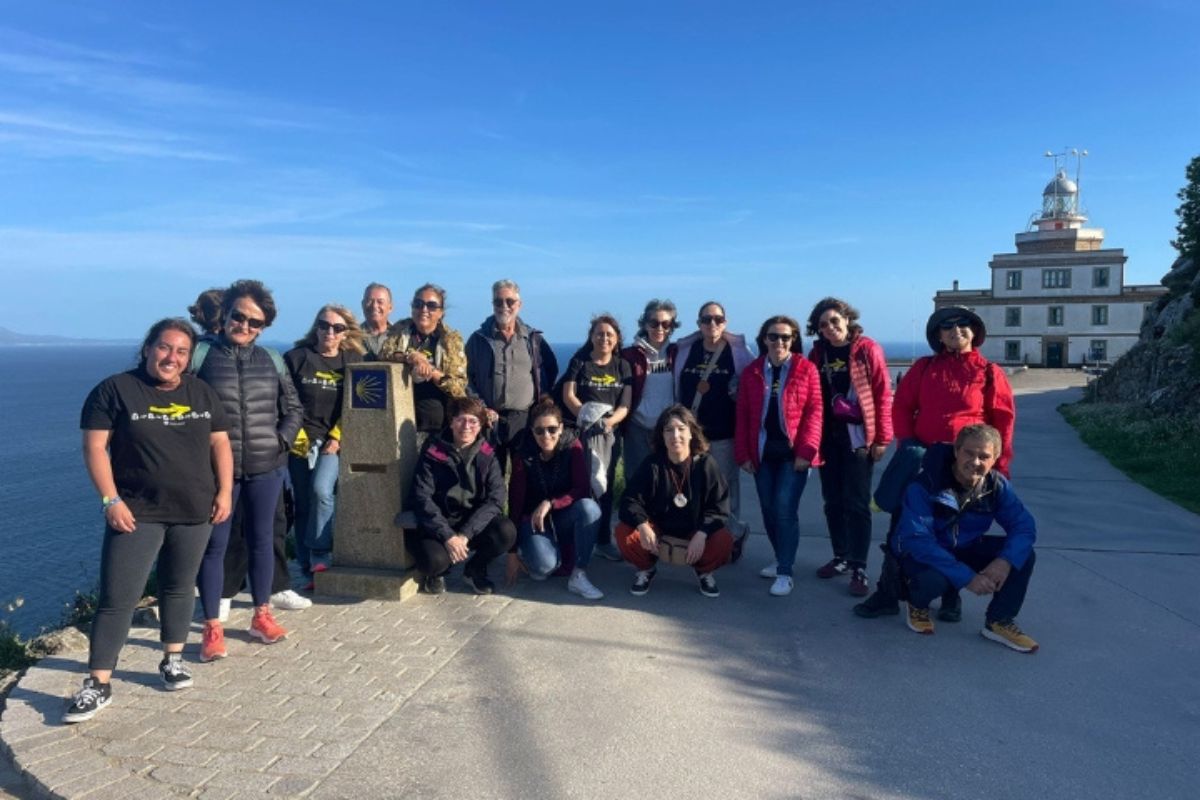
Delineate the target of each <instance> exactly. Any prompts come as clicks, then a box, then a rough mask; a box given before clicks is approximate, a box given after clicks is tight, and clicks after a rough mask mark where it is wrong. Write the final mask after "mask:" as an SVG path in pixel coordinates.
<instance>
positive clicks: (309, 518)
mask: <svg viewBox="0 0 1200 800" xmlns="http://www.w3.org/2000/svg"><path fill="white" fill-rule="evenodd" d="M288 473H289V474H290V475H291V477H292V491H293V492H295V496H296V522H295V531H296V560H297V561H298V562H300V566H301V567H302V568H303V569H304V571H305V572H311V571H312V560H313V558H314V557H316V558H324V559H327V558H328V557H329V551H330V550H332V549H333V512H334V507H335V506H334V492H335V490H336V489H337V479H338V455H337V453H328V454H326V453H322V454H321V455H319V456H317V465H316V467H314V468H312V469H309V467H308V459H307V458H297V457H296V456H288Z"/></svg>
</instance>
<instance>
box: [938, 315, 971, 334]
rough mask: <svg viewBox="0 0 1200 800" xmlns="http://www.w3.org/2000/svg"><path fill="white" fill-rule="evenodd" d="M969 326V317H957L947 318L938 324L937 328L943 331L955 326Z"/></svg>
mask: <svg viewBox="0 0 1200 800" xmlns="http://www.w3.org/2000/svg"><path fill="white" fill-rule="evenodd" d="M969 327H971V321H970V320H969V319H963V318H962V317H959V318H958V319H948V320H946V321H945V322H943V323H941V324H940V325H938V328H939V329H940V330H943V331H949V330H953V329H955V328H969Z"/></svg>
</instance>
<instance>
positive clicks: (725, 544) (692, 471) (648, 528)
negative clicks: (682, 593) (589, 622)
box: [616, 404, 733, 597]
mask: <svg viewBox="0 0 1200 800" xmlns="http://www.w3.org/2000/svg"><path fill="white" fill-rule="evenodd" d="M728 522H729V487H728V485H727V484H726V483H725V479H724V478H723V477H722V476H721V469H720V467H718V466H717V463H716V461H715V460H714V459H713V457H712V456H711V455H710V454H709V452H708V440H707V439H705V438H704V432H703V431H702V430H701V429H700V423H698V422H697V421H696V417H695V415H694V414H692V412H691V411H690V410H689V409H688V408H687V407H686V406H683V405H680V404H675V405H673V406H671V407H669V408H668V409H667V410H666V411H664V412H663V413H662V415H660V416H659V418H658V423H657V424H656V425H655V426H654V453H653V454H652V455H651V456H650V457H649V458H647V459H646V460H645V461H643V462H642V465H641V466H640V467H639V468H638V471H637V472H636V473H635V474H634V475H633V476H632V478H631V479H630V482H629V485H628V486H627V487H626V489H625V495H624V497H623V498H622V499H621V521H620V524H619V525H617V533H616V535H617V544H618V546H619V547H620V548H621V555H622V556H624V557H625V560H626V561H628V562H629V563H631V564H633V566H634V568H635V569H637V574H636V575H635V576H634V580H633V586H632V587H631V588H630V590H629V591H630V592H631V593H632V594H635V595H643V594H645V593H646V592H648V591H650V583H651V582H652V581H653V580H654V576H655V574H656V571H657V570H656V565H657V563H658V556H659V547H660V544H661V542H660V538H661V537H668V539H675V540H683V541H686V542H687V550H686V555H685V561H686V563H687V564H689V565H691V566H692V568H693V569H695V571H696V577H697V579H698V580H699V582H700V593H701V594H703V595H704V596H706V597H718V596H719V595H720V590H719V589H718V588H717V580H716V578H715V577H714V573H715V572H716V571H717V569H719V568H720V567H722V566H723V565H725V564H727V563H729V557H730V554H731V553H732V551H733V535H732V534H731V533H730V532H729V530H728V529H727V527H726V525H728Z"/></svg>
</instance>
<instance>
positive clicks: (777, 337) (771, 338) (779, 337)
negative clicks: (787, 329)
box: [767, 333, 796, 344]
mask: <svg viewBox="0 0 1200 800" xmlns="http://www.w3.org/2000/svg"><path fill="white" fill-rule="evenodd" d="M795 338H796V337H795V336H792V334H790V333H768V334H767V341H768V342H783V343H784V344H788V343H789V342H791V341H792V339H795Z"/></svg>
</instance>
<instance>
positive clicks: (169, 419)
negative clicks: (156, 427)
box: [129, 403, 212, 426]
mask: <svg viewBox="0 0 1200 800" xmlns="http://www.w3.org/2000/svg"><path fill="white" fill-rule="evenodd" d="M189 419H212V412H210V411H205V412H203V413H197V412H195V411H192V407H191V406H185V405H180V404H179V403H171V405H169V406H148V407H147V408H146V413H145V414H139V413H137V412H136V411H132V412H130V414H129V420H130V421H131V422H141V421H143V420H152V421H155V422H159V421H161V422H162V424H164V425H171V426H178V425H184V424H186V421H187V420H189Z"/></svg>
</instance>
